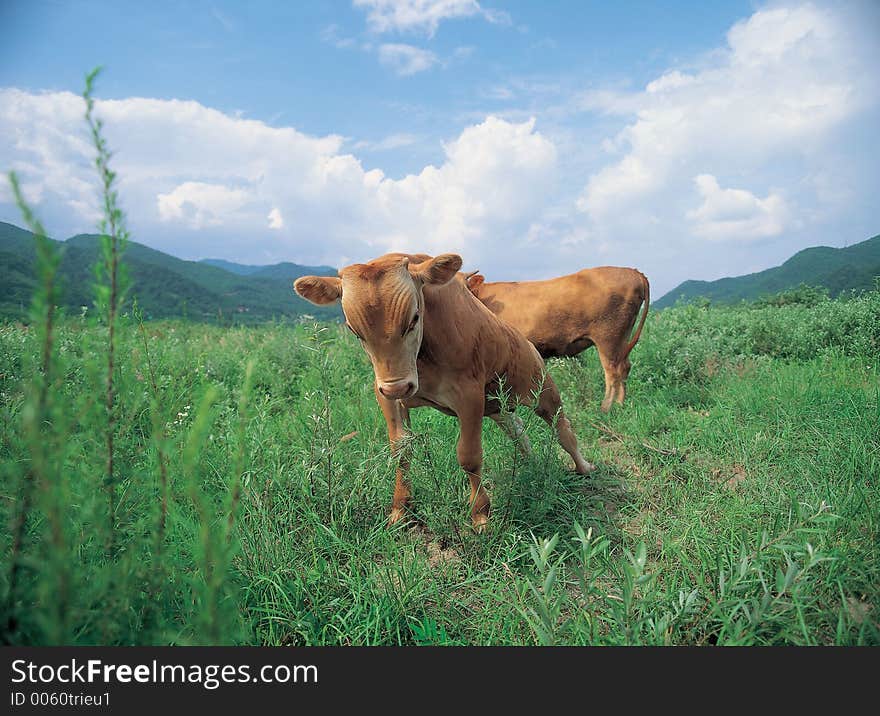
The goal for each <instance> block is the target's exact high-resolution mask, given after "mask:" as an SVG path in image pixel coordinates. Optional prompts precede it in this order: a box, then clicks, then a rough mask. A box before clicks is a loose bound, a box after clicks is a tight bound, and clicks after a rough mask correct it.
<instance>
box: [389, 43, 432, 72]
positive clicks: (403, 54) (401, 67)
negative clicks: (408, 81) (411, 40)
mask: <svg viewBox="0 0 880 716" xmlns="http://www.w3.org/2000/svg"><path fill="white" fill-rule="evenodd" d="M379 62H381V63H382V64H383V65H385V67H388V68H390V69H392V70H393V71H394V72H395V73H397V74H398V75H400V76H401V77H409V76H410V75H414V74H417V73H419V72H424V71H425V70H429V69H431V68H432V67H433V66H434V65H436V64H437V62H438V59H437V55H435V54H434V53H433V52H431V51H430V50H423V49H422V48H420V47H414V46H413V45H405V44H402V43H388V44H384V45H380V46H379Z"/></svg>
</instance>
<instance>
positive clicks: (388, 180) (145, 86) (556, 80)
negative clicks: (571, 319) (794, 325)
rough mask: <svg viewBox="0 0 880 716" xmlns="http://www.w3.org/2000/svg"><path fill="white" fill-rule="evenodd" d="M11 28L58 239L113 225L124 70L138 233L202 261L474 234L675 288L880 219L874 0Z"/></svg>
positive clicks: (264, 11)
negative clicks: (90, 77)
mask: <svg viewBox="0 0 880 716" xmlns="http://www.w3.org/2000/svg"><path fill="white" fill-rule="evenodd" d="M0 28H2V29H0V88H2V89H0V137H6V139H2V138H0V164H2V166H3V168H4V169H6V168H15V169H16V170H17V171H18V172H19V173H20V174H21V176H22V178H23V180H24V182H25V188H26V191H28V192H29V196H30V198H31V199H32V200H33V201H34V202H35V203H36V204H37V207H38V210H39V212H40V214H41V215H43V216H44V217H45V219H46V223H47V225H48V226H49V228H50V230H51V231H52V233H54V234H55V235H56V236H59V237H63V236H67V235H69V234H72V233H75V232H78V231H88V230H92V228H93V226H94V219H95V212H96V195H97V188H96V186H95V182H94V177H92V176H91V175H90V168H89V153H88V147H87V145H86V144H85V143H84V142H83V137H84V132H83V127H82V126H81V123H80V122H79V121H78V117H79V114H81V106H80V105H79V104H78V99H77V98H76V96H75V95H76V94H78V93H79V92H80V91H81V88H82V78H83V75H84V73H85V72H86V71H87V70H88V69H90V68H92V67H94V66H96V65H99V64H100V65H103V66H105V68H106V71H105V73H104V74H103V75H102V77H101V79H100V83H99V86H98V95H99V97H100V98H101V99H102V100H107V101H106V102H102V103H101V104H99V112H100V113H101V114H102V116H104V118H105V121H106V126H107V132H108V135H109V137H110V140H111V144H112V145H113V147H114V148H115V150H116V152H117V155H116V164H115V166H116V168H117V169H118V170H119V172H120V174H121V176H122V178H123V184H122V185H121V193H122V200H123V203H124V205H125V207H126V209H127V211H128V215H129V221H130V224H131V228H132V230H133V233H134V239H135V240H137V241H140V242H142V243H146V244H148V245H152V246H155V247H156V248H159V249H162V250H164V251H168V252H170V253H173V254H176V255H178V256H181V257H184V258H202V257H207V256H216V257H222V258H228V259H231V260H238V261H242V262H245V263H263V262H274V261H280V260H292V261H298V262H301V263H330V264H333V265H342V264H344V263H348V262H351V261H356V260H363V259H367V258H370V257H372V256H375V255H378V254H381V253H384V252H385V251H388V250H397V249H405V250H426V251H429V252H432V253H438V252H441V251H444V250H451V251H458V252H460V253H462V254H463V256H464V258H465V265H466V266H469V267H474V268H477V267H479V268H481V269H482V270H483V271H484V272H485V273H486V275H487V277H488V278H489V279H490V280H491V279H492V278H499V279H501V278H530V277H534V278H543V277H547V276H552V275H557V274H561V273H566V272H568V271H571V270H575V269H576V268H580V267H583V266H591V265H599V264H618V265H632V266H637V267H639V268H642V269H643V270H645V271H646V273H648V275H649V277H651V279H652V284H653V285H654V287H655V291H656V293H657V295H660V294H661V293H663V292H664V291H665V290H668V289H670V288H672V287H673V286H674V285H676V284H677V283H678V282H680V281H681V280H684V279H686V278H705V279H711V278H716V277H719V276H723V275H731V274H738V273H744V272H748V271H753V270H758V269H761V268H765V267H767V266H770V265H773V264H775V263H779V262H780V261H782V260H784V259H785V258H786V257H787V256H789V255H790V254H791V253H793V252H794V251H796V250H797V249H799V248H802V247H804V246H808V245H814V244H819V243H821V244H826V245H843V244H846V243H854V242H856V241H860V240H863V239H865V238H867V237H868V236H870V235H873V234H874V233H877V231H878V230H880V228H878V224H880V222H878V221H877V220H876V211H875V208H874V207H875V204H876V202H875V200H874V197H876V195H877V190H878V189H880V186H878V185H880V178H878V173H877V170H876V167H877V166H878V165H880V162H878V160H880V156H878V154H880V151H878V146H877V141H876V138H875V135H876V133H875V132H873V130H872V128H873V127H874V126H877V125H878V124H880V112H878V98H880V89H878V81H877V79H876V67H877V66H878V64H877V60H878V51H877V49H876V48H875V47H874V44H875V42H874V41H873V37H872V31H873V33H874V35H876V30H877V29H880V12H878V10H877V5H876V4H874V3H871V2H853V3H834V4H823V3H801V2H793V3H771V4H765V3H744V2H726V3H705V2H677V3H672V2H664V3H659V2H632V3H624V2H621V3H604V2H554V3H534V2H501V1H500V0H499V1H498V2H491V1H490V0H487V1H486V2H476V1H475V0H355V1H354V2H343V1H338V2H313V3H308V2H302V3H286V2H285V3H281V2H274V3H273V2H254V3H248V4H244V3H237V2H236V3H223V2H179V3H161V2H154V3H134V2H117V3H109V2H67V3H62V2H57V3H56V2H51V3H50V2H6V3H2V4H0ZM17 218H18V217H17V216H16V214H15V211H14V208H13V207H12V206H11V203H10V201H9V194H8V189H7V188H6V187H5V186H0V219H2V220H5V221H12V222H13V223H16V222H17Z"/></svg>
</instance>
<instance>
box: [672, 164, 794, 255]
mask: <svg viewBox="0 0 880 716" xmlns="http://www.w3.org/2000/svg"><path fill="white" fill-rule="evenodd" d="M694 183H695V184H696V187H697V191H699V193H700V196H702V198H703V203H702V204H701V205H700V206H699V207H698V208H696V209H694V210H693V211H689V212H688V214H687V218H688V219H689V220H690V221H692V222H693V226H694V233H695V234H696V235H697V236H700V237H702V238H705V239H709V240H710V241H724V240H727V239H736V240H744V241H748V240H752V239H760V238H766V237H770V236H778V235H779V234H781V233H782V231H783V230H784V229H785V228H786V220H787V218H788V217H787V214H788V211H787V208H786V206H785V201H784V200H783V198H782V197H781V196H780V195H779V194H773V193H771V194H769V195H768V196H767V197H766V198H764V199H759V198H758V197H756V196H755V195H754V194H752V193H751V192H749V191H746V190H745V189H722V188H721V187H720V186H719V184H718V180H717V179H716V178H715V177H714V176H712V175H711V174H700V175H699V176H697V177H695V178H694Z"/></svg>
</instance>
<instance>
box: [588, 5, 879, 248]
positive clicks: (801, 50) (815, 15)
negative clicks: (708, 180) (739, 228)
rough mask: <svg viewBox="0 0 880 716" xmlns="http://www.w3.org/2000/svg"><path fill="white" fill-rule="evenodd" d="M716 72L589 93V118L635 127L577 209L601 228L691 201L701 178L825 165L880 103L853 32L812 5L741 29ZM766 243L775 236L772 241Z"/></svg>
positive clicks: (766, 15) (758, 18) (761, 15)
mask: <svg viewBox="0 0 880 716" xmlns="http://www.w3.org/2000/svg"><path fill="white" fill-rule="evenodd" d="M727 43H728V46H727V48H725V49H724V50H723V51H720V52H717V53H713V55H711V57H712V58H713V59H712V61H711V64H709V65H708V66H706V67H704V68H703V69H699V70H696V71H692V72H690V73H687V72H682V71H680V70H674V71H670V72H667V73H665V74H663V75H661V76H660V77H658V78H657V79H655V80H653V81H652V82H650V83H649V84H648V85H647V86H646V88H645V90H644V91H643V92H638V93H630V94H626V93H617V92H591V93H589V94H588V95H585V96H582V97H581V98H580V102H581V106H583V107H585V108H591V109H598V110H601V111H604V112H609V113H612V114H634V115H635V120H634V121H633V122H632V123H630V124H629V125H628V126H626V127H625V128H624V129H622V130H621V131H620V132H619V133H618V135H617V136H616V137H614V138H613V139H610V140H609V141H607V142H606V143H605V145H604V146H605V148H606V150H609V151H620V150H621V149H622V150H623V152H624V155H623V156H622V157H621V158H619V159H618V160H616V161H615V162H614V163H612V164H610V165H608V166H605V167H603V168H601V169H599V170H598V171H596V172H595V173H594V174H593V175H592V176H591V177H590V179H589V181H588V182H587V185H586V187H585V189H584V191H583V193H582V195H581V196H580V198H579V199H578V202H577V205H578V208H580V209H581V210H582V211H585V212H587V213H588V214H589V216H590V218H591V219H592V220H593V221H595V222H597V223H600V224H601V223H603V222H607V221H609V220H610V221H613V220H614V219H615V218H616V217H621V216H623V217H626V216H628V215H630V211H631V209H632V208H633V207H634V206H637V207H642V208H644V206H645V205H646V202H652V201H659V202H660V203H661V204H667V205H668V204H669V203H670V202H669V201H668V199H666V198H664V197H668V195H669V194H672V193H675V194H677V195H678V196H679V197H681V196H684V195H685V194H686V186H687V184H688V183H689V182H690V181H691V178H692V177H694V176H695V175H698V174H725V175H729V174H732V173H739V174H744V175H748V174H750V173H753V172H756V171H760V170H761V169H763V168H764V167H765V166H766V165H767V164H768V163H770V162H773V161H774V160H775V161H805V160H807V159H809V158H810V157H811V156H816V157H817V156H818V152H814V151H813V149H814V147H815V146H816V145H817V143H819V142H821V139H822V138H823V137H824V136H826V135H827V134H828V133H829V132H830V131H831V130H833V129H834V128H835V127H836V126H838V125H840V123H841V122H843V121H844V120H845V119H847V118H848V117H850V116H852V115H853V114H854V113H856V112H857V111H858V110H859V109H861V108H862V107H863V106H864V104H865V102H866V100H867V99H869V98H871V96H872V95H873V96H874V98H876V87H875V86H874V85H875V82H874V81H872V80H869V79H868V78H867V77H866V76H865V75H864V74H862V73H859V72H856V71H854V63H855V62H856V60H857V58H856V57H855V56H854V53H853V51H852V46H851V44H850V38H849V37H848V36H847V32H846V28H845V27H843V26H842V24H841V23H840V21H839V18H837V17H836V16H835V15H834V13H832V12H831V11H830V10H828V9H823V8H819V7H816V6H814V5H811V4H805V5H800V6H796V7H776V8H772V9H766V10H761V11H758V12H756V13H755V14H753V15H752V16H751V17H750V18H748V19H747V20H745V21H742V22H739V23H737V24H736V25H734V26H733V27H732V28H731V30H730V31H729V32H728V35H727ZM765 235H766V236H771V235H774V234H773V233H766V234H765Z"/></svg>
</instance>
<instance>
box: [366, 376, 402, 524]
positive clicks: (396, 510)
mask: <svg viewBox="0 0 880 716" xmlns="http://www.w3.org/2000/svg"><path fill="white" fill-rule="evenodd" d="M373 388H374V390H375V392H376V400H377V401H378V403H379V407H380V408H381V409H382V415H383V416H384V417H385V426H386V427H387V428H388V441H389V442H390V443H391V453H392V455H394V456H395V457H396V458H397V469H396V471H395V473H394V497H393V498H392V500H391V512H390V514H389V515H388V525H389V526H391V525H393V524H395V523H396V522H399V521H400V520H401V519H402V518H403V517H405V516H406V509H407V506H408V505H409V500H410V496H411V492H410V485H409V480H407V479H406V471H407V470H408V469H409V450H408V449H407V447H406V445H405V444H403V438H404V437H405V436H406V434H407V428H408V427H409V410H407V408H406V406H404V405H403V403H401V402H400V401H399V400H388V398H386V397H385V396H384V395H382V394H381V393H380V392H379V390H378V388H377V387H376V386H375V385H374V386H373Z"/></svg>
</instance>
